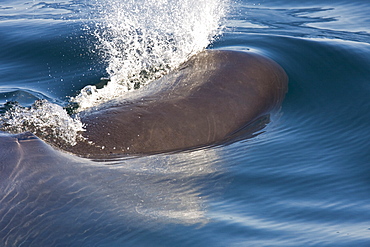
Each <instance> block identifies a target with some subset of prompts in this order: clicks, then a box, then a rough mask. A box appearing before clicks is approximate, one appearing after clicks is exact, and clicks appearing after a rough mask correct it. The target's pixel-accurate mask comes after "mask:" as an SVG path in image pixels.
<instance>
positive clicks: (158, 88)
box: [66, 50, 287, 156]
mask: <svg viewBox="0 0 370 247" xmlns="http://www.w3.org/2000/svg"><path fill="white" fill-rule="evenodd" d="M286 91H287V76H286V74H285V72H284V70H283V69H282V68H281V67H280V66H279V65H278V64H276V63H275V62H273V61H271V60H270V59H268V58H265V57H262V56H260V55H257V54H252V53H245V52H235V51H220V50H207V51H204V52H202V53H200V54H198V55H196V56H194V57H192V58H191V59H190V60H189V61H188V62H186V63H184V64H183V65H182V66H180V68H178V69H177V70H175V71H173V72H171V73H169V74H168V75H166V76H164V77H163V78H161V79H159V80H157V81H155V82H152V83H151V84H149V86H147V87H145V88H143V89H141V90H138V91H137V92H136V93H133V95H132V96H131V97H130V98H128V99H125V100H122V101H117V100H116V101H114V102H110V103H108V104H106V105H104V106H102V107H101V108H100V109H98V110H95V111H88V112H85V113H82V116H81V120H82V122H83V123H84V124H85V125H86V131H85V132H83V133H82V135H83V136H84V137H85V138H86V141H80V142H79V143H78V144H77V145H75V146H73V147H67V148H66V149H67V151H70V152H72V153H75V154H77V155H81V156H90V155H93V156H99V155H102V156H105V155H107V154H151V153H162V152H171V151H178V150H186V149H192V148H197V147H202V146H208V145H215V144H220V143H225V142H227V141H229V140H231V139H233V138H234V137H237V136H238V135H239V134H245V132H248V131H246V129H248V128H246V127H248V126H250V125H251V123H254V122H255V121H257V120H260V119H263V118H264V117H266V116H268V114H269V113H270V111H271V110H273V109H276V107H278V106H279V105H280V103H281V101H282V99H283V97H284V95H285V93H286ZM252 130H254V128H252Z"/></svg>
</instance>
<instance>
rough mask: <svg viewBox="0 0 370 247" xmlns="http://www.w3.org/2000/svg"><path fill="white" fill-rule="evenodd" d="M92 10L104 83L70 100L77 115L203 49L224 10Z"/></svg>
mask: <svg viewBox="0 0 370 247" xmlns="http://www.w3.org/2000/svg"><path fill="white" fill-rule="evenodd" d="M97 5H98V8H97V9H99V12H100V15H101V19H98V20H97V21H96V22H95V24H94V27H92V30H91V33H92V34H93V35H94V36H95V37H96V38H97V40H98V41H99V42H98V43H97V45H96V48H97V50H99V51H100V53H101V54H102V55H103V58H104V59H105V61H106V62H107V65H108V66H107V73H108V74H109V79H110V81H109V82H108V84H107V85H106V86H105V87H104V88H102V89H99V90H98V89H97V88H96V87H95V86H88V87H86V88H84V89H83V90H82V91H81V93H80V94H79V95H78V96H77V97H75V98H73V99H72V100H73V101H75V102H77V103H78V105H79V108H78V110H79V111H82V110H85V109H86V108H89V107H92V106H96V105H98V104H100V103H102V102H106V101H108V100H111V99H113V98H117V97H121V96H122V95H124V93H125V92H128V91H131V90H134V89H138V88H140V87H141V86H143V85H145V84H147V83H149V82H150V81H152V80H154V79H157V78H159V77H160V76H162V75H163V74H165V73H167V72H168V71H169V70H171V69H174V68H176V67H177V66H178V65H180V64H181V63H183V62H185V61H186V60H187V59H188V58H189V57H191V56H192V55H194V54H196V53H198V52H200V51H201V50H203V49H204V48H206V47H207V46H208V45H209V44H210V43H211V42H212V41H213V40H214V39H215V38H216V37H217V36H218V35H219V34H220V33H221V30H222V21H223V18H224V17H225V15H226V10H227V6H228V5H227V3H226V1H222V0H159V1H158V0H131V1H115V0H109V1H103V0H101V1H99V0H98V2H97Z"/></svg>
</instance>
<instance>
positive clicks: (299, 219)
mask: <svg viewBox="0 0 370 247" xmlns="http://www.w3.org/2000/svg"><path fill="white" fill-rule="evenodd" d="M90 8H93V6H91V5H89V4H88V3H87V2H86V1H79V0H74V1H59V0H56V1H40V2H39V1H31V2H27V1H21V0H2V1H1V2H0V41H1V47H0V112H1V113H4V112H5V111H6V109H7V108H6V105H5V104H6V102H9V101H17V102H19V103H20V104H21V105H23V106H30V105H32V103H34V101H35V100H37V99H47V100H49V101H51V102H56V103H58V104H61V105H64V104H66V102H67V101H68V99H69V97H71V96H75V95H76V94H78V92H79V90H80V89H81V88H83V87H84V86H86V85H88V84H95V83H98V82H99V81H100V78H101V77H104V76H106V74H105V73H106V72H105V66H106V65H105V64H104V61H101V59H100V58H99V56H98V55H96V54H95V53H91V49H93V44H94V42H95V41H94V38H93V37H91V36H89V35H88V34H87V33H86V31H84V27H85V26H86V23H88V22H89V20H88V18H89V15H88V13H89V11H90ZM369 12H370V3H369V2H368V1H361V0H356V1H344V0H343V1H335V2H333V1H325V0H324V1H322V0H320V1H315V0H305V1H299V2H297V1H290V0H264V1H242V0H240V1H236V2H234V3H232V4H231V8H230V12H229V14H228V16H227V20H226V28H225V31H224V34H223V35H222V36H221V37H220V38H219V39H217V40H216V41H215V42H214V43H213V44H212V45H211V46H210V47H209V48H210V49H230V50H238V51H253V52H256V53H259V54H262V55H265V56H267V57H270V58H272V59H273V60H275V61H276V62H277V63H279V64H280V65H281V66H282V67H283V68H284V69H285V70H286V72H287V74H288V76H289V91H288V94H287V95H286V98H285V100H284V102H283V105H282V108H281V110H280V111H279V112H278V113H276V114H274V115H273V116H272V121H271V123H269V124H268V126H267V127H266V128H265V129H264V130H263V131H262V133H260V134H259V135H257V136H256V137H254V138H252V139H248V140H244V141H240V142H237V143H234V144H231V145H228V146H224V147H216V148H211V149H208V150H203V151H202V150H201V151H197V152H201V153H197V152H194V153H191V152H190V153H186V154H173V155H171V154H170V155H167V156H166V155H165V156H163V155H162V156H158V157H156V156H154V157H149V158H143V159H142V160H141V159H138V160H136V161H131V163H130V160H125V161H124V162H123V161H122V163H120V164H119V165H124V166H125V165H126V166H130V165H131V166H133V164H136V163H140V164H142V165H143V166H145V165H147V166H148V167H149V168H148V167H147V168H148V169H147V171H149V172H150V171H151V172H152V173H153V174H154V173H156V172H157V170H158V169H160V167H156V166H162V165H163V164H164V160H165V164H166V166H168V167H175V168H176V167H177V168H179V170H181V171H184V169H185V170H186V169H189V170H186V171H189V174H190V173H192V174H193V175H192V176H194V177H192V176H190V177H186V178H187V179H185V178H183V177H180V178H178V179H177V180H176V177H171V178H169V179H168V184H169V187H171V186H175V185H176V186H177V187H176V186H175V187H176V188H177V189H174V190H173V191H172V190H171V191H170V192H168V193H172V194H171V195H172V197H171V198H172V199H173V200H174V201H176V200H178V201H179V203H178V205H181V207H184V208H185V209H184V210H183V211H181V210H178V211H176V212H181V217H177V216H176V217H175V216H174V218H176V219H177V220H166V219H163V218H161V213H159V212H160V211H161V210H162V211H166V210H167V209H166V207H165V205H166V203H163V204H155V205H156V206H158V205H160V207H161V208H160V209H158V208H157V209H152V211H150V208H149V209H147V210H146V211H145V212H144V211H142V212H141V213H140V215H141V217H138V216H136V215H135V214H133V213H132V214H131V212H128V211H127V214H126V215H125V219H126V221H118V220H117V219H121V218H120V217H121V214H122V212H120V213H119V214H118V213H117V215H115V214H114V213H110V214H109V215H104V217H105V218H104V220H103V219H102V217H95V218H94V221H92V222H91V223H89V222H87V223H86V224H87V225H88V226H92V225H94V224H99V221H100V222H104V224H106V225H107V229H109V231H108V230H107V231H104V228H99V231H95V232H94V234H91V235H86V234H85V235H84V234H81V232H83V231H86V229H90V228H88V227H87V228H86V229H84V228H83V227H86V225H83V227H81V228H78V229H77V230H74V231H81V232H72V233H71V232H68V230H65V229H64V230H60V229H63V224H64V223H60V222H64V221H62V220H61V221H60V222H58V224H59V226H58V227H55V228H54V229H53V231H55V232H53V233H50V234H49V236H54V235H53V234H55V235H58V232H57V231H59V230H60V231H61V233H62V234H65V233H66V232H67V233H68V234H66V235H65V236H62V237H61V238H59V239H58V240H55V241H54V242H50V243H53V244H54V245H55V246H57V245H59V246H370V145H369V144H370V126H369V123H370V113H369V109H370V17H369V15H368V14H369ZM0 141H1V140H0ZM202 152H203V153H202ZM153 160H158V162H157V163H156V162H152V161H153ZM2 162H6V161H2ZM90 162H92V161H86V164H89V163H90ZM161 162H162V163H161ZM118 163H119V162H118ZM163 166H164V165H163ZM189 167H191V169H190V168H189ZM180 168H181V169H180ZM133 169H134V168H133ZM167 169H170V168H167ZM202 169H208V171H209V172H205V173H201V172H199V173H198V171H200V170H202ZM197 173H198V175H195V174H197ZM132 176H135V173H132ZM172 176H173V174H172ZM131 178H132V181H131V180H130V181H131V182H130V181H128V182H126V184H125V183H124V182H122V183H120V184H117V183H116V186H120V188H124V187H125V186H127V188H128V189H129V190H128V192H127V193H126V194H125V196H127V197H128V198H129V197H130V196H133V195H134V194H135V195H136V194H140V193H144V192H145V193H147V194H148V191H149V189H148V188H147V187H151V184H150V183H151V182H152V183H153V185H154V184H158V183H164V181H166V179H165V178H163V179H161V180H155V182H153V181H151V180H148V181H147V183H149V184H148V185H147V186H146V187H145V186H144V185H141V186H139V185H136V183H134V182H133V181H134V177H131ZM171 181H172V182H171ZM175 181H176V182H175ZM144 182H145V181H144ZM134 184H135V186H134ZM170 184H171V186H170ZM154 187H155V186H154ZM154 187H152V189H151V190H150V193H149V194H152V196H153V197H157V196H159V194H160V192H162V191H156V190H154V189H153V188H154ZM165 187H166V186H165V184H164V185H163V186H161V187H160V188H161V189H163V188H165ZM171 188H172V187H171ZM181 189H182V190H181ZM102 191H103V192H102V193H105V192H104V191H105V190H104V188H103V189H102ZM143 191H144V192H143ZM156 193H158V194H156ZM183 193H185V194H186V195H187V196H189V197H187V196H186V197H185V196H184V197H181V195H185V194H183ZM190 195H191V196H190ZM93 196H94V195H91V197H93ZM147 196H148V195H147ZM193 197H194V198H196V200H195V199H194V200H193V199H191V198H193ZM117 200H119V201H125V198H119V199H117ZM129 200H131V201H129ZM180 201H181V203H180ZM125 202H126V203H127V205H128V206H127V207H132V208H136V209H137V211H139V212H140V207H138V203H136V202H134V200H133V199H132V198H131V199H127V200H126V201H125ZM130 203H131V204H130ZM186 203H190V204H191V203H193V204H194V205H195V204H197V205H198V204H199V207H197V210H196V211H197V212H198V214H197V215H198V216H197V217H198V218H202V219H201V220H195V222H186V220H184V219H186V218H187V217H188V218H191V217H195V216H191V215H190V213H189V215H187V214H185V213H184V212H185V211H186V208H187V207H190V206H189V205H188V206H184V205H185V204H186ZM140 205H141V204H140ZM171 205H172V206H171V207H172V210H173V209H174V206H173V205H174V203H171ZM176 205H177V204H176ZM186 205H187V204H186ZM0 207H1V205H0ZM158 207H159V206H158ZM179 207H180V206H179ZM80 210H81V212H83V209H80ZM149 211H150V212H151V213H147V212H149ZM169 211H170V209H169V210H168V212H169ZM193 211H194V210H193ZM97 212H98V213H97V214H99V211H97ZM168 212H167V213H168ZM171 212H172V211H171ZM153 214H154V216H153ZM179 214H180V213H179ZM102 215H103V214H102ZM199 215H201V216H199ZM61 217H64V216H61ZM198 218H197V219H198ZM179 219H180V220H179ZM0 220H1V217H0ZM3 220H4V219H3ZM68 220H71V219H65V221H68ZM137 221H142V222H145V224H136V222H137ZM0 225H1V224H0ZM66 225H68V224H67V223H66ZM108 226H109V227H108ZM112 228H114V229H115V230H112ZM41 229H43V228H41ZM44 231H47V229H44ZM1 236H2V240H1V241H3V243H5V242H4V239H7V241H8V242H6V244H7V246H13V245H12V243H10V242H9V241H11V239H15V238H12V236H11V234H10V235H9V234H8V235H6V234H5V235H1ZM42 236H43V235H42V232H41V233H40V235H39V236H32V239H26V240H25V242H24V244H23V245H22V244H19V243H18V245H14V246H42V245H37V243H38V242H42V241H39V240H40V239H41V238H42ZM38 238H40V239H38ZM42 243H43V242H42ZM4 246H5V244H4ZM45 246H47V245H46V244H45ZM49 246H50V245H49Z"/></svg>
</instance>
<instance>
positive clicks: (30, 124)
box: [0, 100, 84, 145]
mask: <svg viewBox="0 0 370 247" xmlns="http://www.w3.org/2000/svg"><path fill="white" fill-rule="evenodd" d="M0 127H1V130H3V131H8V132H11V133H22V132H25V131H30V132H32V133H34V134H36V135H37V136H39V137H41V138H43V139H46V140H51V141H52V142H54V143H59V144H62V145H64V144H68V145H75V144H76V142H77V140H78V138H82V137H81V136H80V135H79V134H78V132H79V131H84V128H83V124H82V123H81V121H80V119H79V118H78V117H77V116H76V117H73V118H72V117H71V116H69V115H68V114H67V112H66V111H65V110H64V109H63V108H62V107H61V106H59V105H56V104H53V103H50V102H48V101H46V100H38V101H36V102H35V103H34V104H33V105H32V106H31V107H21V106H13V107H12V108H11V109H10V110H8V111H7V112H5V114H4V115H3V116H2V117H1V118H0Z"/></svg>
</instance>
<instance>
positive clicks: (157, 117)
mask: <svg viewBox="0 0 370 247" xmlns="http://www.w3.org/2000/svg"><path fill="white" fill-rule="evenodd" d="M286 90H287V76H286V74H285V73H284V71H283V70H282V69H281V67H280V66H279V65H277V64H276V63H275V62H273V61H271V60H270V59H267V58H264V57H262V56H260V55H256V54H252V53H242V52H231V51H206V52H203V53H200V54H198V55H197V56H195V57H193V58H192V59H190V60H189V61H188V62H187V63H185V64H183V66H181V67H180V68H178V69H177V70H176V71H174V72H172V73H170V74H168V75H166V76H164V77H163V78H162V79H160V80H158V81H155V82H153V83H151V84H149V85H148V86H147V87H146V88H144V89H143V90H138V91H137V92H134V93H133V94H130V95H131V96H130V97H129V98H126V99H124V100H122V99H119V100H117V101H114V102H110V103H109V104H105V105H102V107H101V108H100V109H98V110H96V111H88V112H85V113H83V114H82V115H81V119H82V121H83V122H84V123H85V124H86V132H83V135H84V136H85V137H86V139H87V140H88V141H92V142H94V144H89V143H87V142H85V141H81V142H80V143H78V144H77V145H76V146H72V147H63V148H62V149H64V150H66V151H68V152H72V153H75V154H78V155H81V156H90V157H95V154H96V157H107V156H108V157H112V156H111V154H112V153H113V154H125V153H129V154H133V155H134V154H150V153H160V152H171V151H176V150H187V149H192V148H196V147H203V146H206V145H213V144H220V143H226V142H229V141H232V140H235V139H237V138H238V137H240V136H245V134H248V133H249V132H252V131H254V130H255V128H249V127H250V126H255V123H257V127H258V126H259V124H260V123H261V121H260V120H261V119H266V118H265V117H266V116H268V114H269V113H270V112H271V111H272V110H274V109H276V108H278V107H279V105H280V103H281V101H282V100H283V97H284V94H285V93H286ZM262 122H263V121H262ZM262 126H263V125H262ZM103 146H104V148H103ZM191 159H196V160H197V162H195V163H194V164H193V163H192V162H189V160H191ZM215 160H219V157H217V152H214V151H213V150H208V152H203V150H200V151H199V152H198V153H197V152H192V153H187V152H179V153H176V154H169V155H157V156H155V158H153V157H151V156H145V155H144V156H143V157H137V158H135V159H120V160H119V162H118V163H117V164H116V163H115V162H116V161H115V160H114V159H112V160H111V161H109V162H106V161H104V162H102V161H101V160H100V161H99V162H96V161H93V160H90V159H85V158H81V157H77V156H76V155H71V154H69V153H66V152H64V151H61V150H57V149H55V148H53V147H52V146H50V145H48V144H47V143H45V142H44V141H42V140H41V139H39V138H38V137H36V136H35V135H33V134H31V133H23V134H17V135H10V134H5V133H3V134H0V206H1V207H0V245H1V246H122V245H125V244H127V242H129V241H130V238H132V236H135V235H143V234H144V236H145V235H146V234H153V229H157V227H158V224H159V223H160V222H165V223H166V224H168V223H169V222H174V223H182V224H185V225H187V224H204V223H206V222H207V217H206V216H205V215H206V213H205V211H204V208H203V206H202V205H203V204H204V201H203V200H205V199H206V198H207V195H208V196H209V195H211V194H212V193H213V192H214V191H215V186H217V185H218V184H220V185H219V186H220V187H223V185H222V181H220V180H222V179H220V177H219V176H217V174H218V173H217V169H215V168H214V167H213V164H214V163H215ZM113 164H114V165H113ZM184 164H186V165H184ZM213 179H214V180H217V182H216V181H214V180H213ZM208 187H209V188H212V189H209V190H208V189H207V188H208ZM158 231H160V230H158ZM142 239H143V241H145V239H146V238H145V237H143V238H142ZM159 239H160V240H161V239H162V238H159ZM151 241H152V239H151ZM135 245H137V243H135ZM139 245H140V244H139ZM144 245H145V244H144ZM146 245H148V243H147V244H146Z"/></svg>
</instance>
